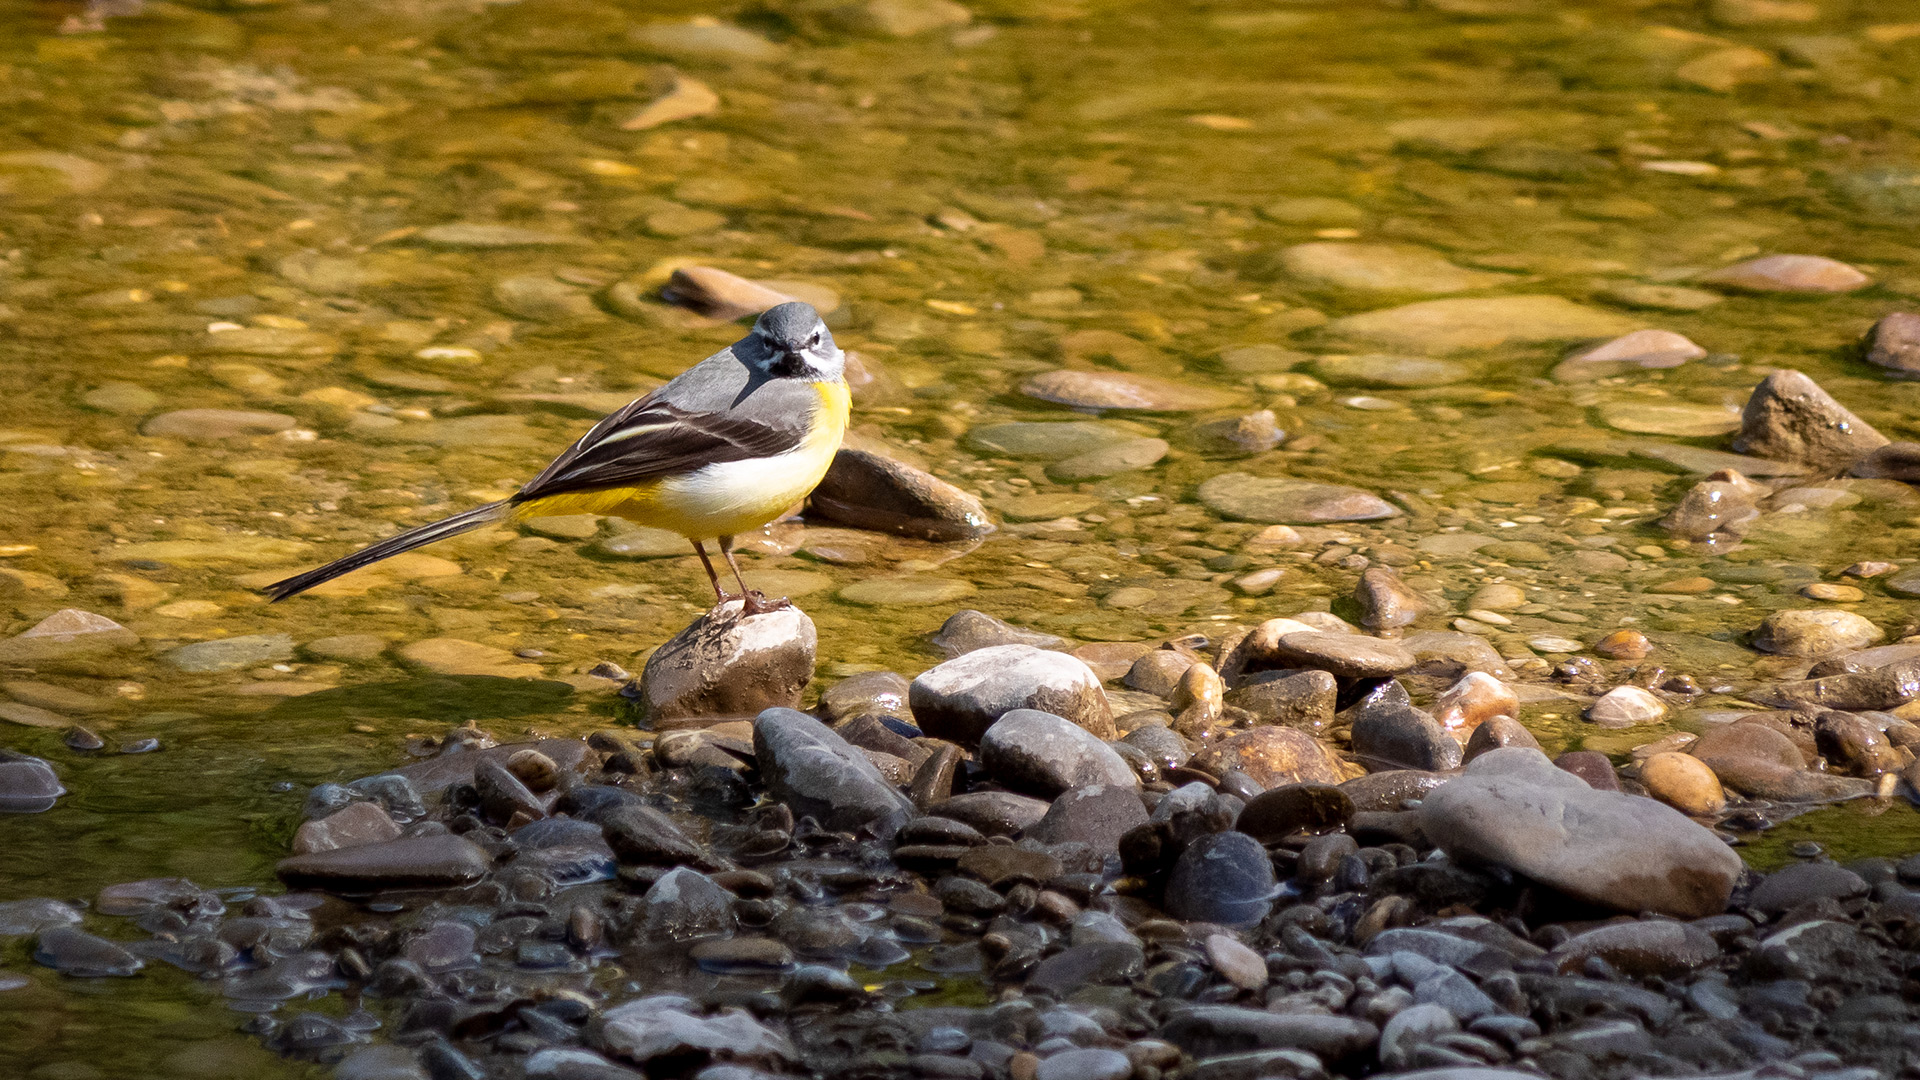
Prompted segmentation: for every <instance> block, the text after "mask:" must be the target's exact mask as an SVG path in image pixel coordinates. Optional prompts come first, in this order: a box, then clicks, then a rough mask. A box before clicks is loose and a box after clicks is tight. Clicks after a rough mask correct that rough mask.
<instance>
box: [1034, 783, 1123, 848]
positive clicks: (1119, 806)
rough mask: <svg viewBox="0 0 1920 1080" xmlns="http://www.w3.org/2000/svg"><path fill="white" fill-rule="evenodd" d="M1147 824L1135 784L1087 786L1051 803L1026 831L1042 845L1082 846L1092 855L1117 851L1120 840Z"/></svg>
mask: <svg viewBox="0 0 1920 1080" xmlns="http://www.w3.org/2000/svg"><path fill="white" fill-rule="evenodd" d="M1146 823H1147V808H1146V807H1145V806H1144V805H1142V804H1141V802H1140V789H1139V784H1138V782H1137V781H1136V782H1131V783H1127V784H1089V785H1087V786H1086V787H1077V788H1074V789H1073V790H1071V791H1068V792H1065V793H1063V794H1062V795H1060V797H1058V798H1056V799H1054V800H1053V805H1052V806H1050V807H1048V808H1047V813H1046V816H1045V817H1042V818H1041V819H1040V820H1039V822H1038V823H1036V824H1035V825H1034V826H1033V827H1032V828H1030V829H1028V830H1027V836H1028V837H1030V838H1032V839H1034V840H1038V841H1040V842H1041V843H1043V844H1085V845H1087V846H1088V847H1090V848H1092V849H1094V850H1095V851H1100V852H1107V851H1118V850H1120V838H1121V837H1122V836H1125V835H1126V834H1127V833H1128V832H1129V831H1131V830H1133V829H1135V828H1137V827H1139V826H1141V825H1145V824H1146Z"/></svg>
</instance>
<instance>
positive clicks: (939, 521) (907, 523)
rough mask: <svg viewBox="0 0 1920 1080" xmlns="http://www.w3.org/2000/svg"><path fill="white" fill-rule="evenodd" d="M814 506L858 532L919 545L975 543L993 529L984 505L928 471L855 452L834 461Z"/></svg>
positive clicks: (815, 495)
mask: <svg viewBox="0 0 1920 1080" xmlns="http://www.w3.org/2000/svg"><path fill="white" fill-rule="evenodd" d="M810 505H811V506H812V507H813V509H814V510H815V511H817V512H818V513H819V514H820V515H821V516H823V517H826V518H830V519H832V520H834V521H838V522H842V523H844V524H847V525H852V526H854V527H855V528H859V529H871V530H875V531H878V532H888V533H893V534H895V535H896V536H908V537H912V538H914V539H916V540H934V541H953V540H971V539H974V538H976V537H980V536H985V535H986V534H988V533H990V532H992V531H993V529H994V525H993V519H992V518H991V517H989V516H988V514H987V509H986V507H984V506H982V505H980V500H979V499H977V498H974V497H973V496H972V495H969V494H967V493H966V492H964V491H961V490H960V489H959V488H957V487H954V486H953V485H952V484H949V483H947V482H946V481H945V480H942V479H940V478H939V477H937V476H934V475H933V474H932V473H929V472H926V471H925V470H923V469H916V468H914V467H913V466H911V465H907V464H904V463H902V462H898V461H894V460H892V459H890V458H885V457H881V456H880V455H879V454H874V453H869V452H868V451H865V450H855V449H853V448H851V447H845V448H842V449H841V451H840V452H839V453H838V454H835V455H834V458H833V464H832V465H831V466H829V467H828V469H827V475H826V477H825V478H824V479H822V480H821V481H820V486H819V487H817V488H815V489H814V490H813V495H812V497H811V503H810Z"/></svg>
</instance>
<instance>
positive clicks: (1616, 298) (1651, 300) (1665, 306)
mask: <svg viewBox="0 0 1920 1080" xmlns="http://www.w3.org/2000/svg"><path fill="white" fill-rule="evenodd" d="M1600 296H1601V298H1602V299H1604V300H1607V301H1610V302H1612V303H1615V304H1621V305H1623V306H1626V307H1631V308H1646V309H1648V310H1652V311H1705V310H1706V309H1707V308H1710V307H1712V306H1713V305H1715V304H1718V303H1721V302H1722V301H1723V300H1725V299H1726V298H1725V297H1723V296H1721V295H1720V294H1718V293H1711V292H1708V291H1706V290H1705V289H1690V288H1687V287H1686V286H1684V285H1643V284H1640V283H1638V282H1626V283H1622V284H1618V285H1609V286H1607V287H1606V288H1605V289H1602V290H1601V291H1600Z"/></svg>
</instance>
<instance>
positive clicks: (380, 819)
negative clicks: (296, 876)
mask: <svg viewBox="0 0 1920 1080" xmlns="http://www.w3.org/2000/svg"><path fill="white" fill-rule="evenodd" d="M399 836H400V826H399V825H398V824H396V823H395V822H394V820H393V817H392V816H391V815H389V814H388V813H387V812H386V810H384V809H382V808H381V806H380V804H378V803H372V802H357V803H350V804H348V805H347V807H346V808H345V809H343V810H338V811H335V812H334V813H332V814H329V815H327V816H326V817H324V818H321V819H319V820H317V821H309V822H305V823H303V824H302V825H301V826H300V828H299V830H298V831H296V832H295V833H294V835H293V853H294V854H295V855H311V854H314V853H315V852H321V851H334V850H337V849H339V848H349V847H359V846H360V845H363V844H377V843H382V842H384V841H387V840H396V839H398V838H399Z"/></svg>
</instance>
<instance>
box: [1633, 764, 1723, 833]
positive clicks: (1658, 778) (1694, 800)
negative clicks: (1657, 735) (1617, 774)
mask: <svg viewBox="0 0 1920 1080" xmlns="http://www.w3.org/2000/svg"><path fill="white" fill-rule="evenodd" d="M1640 783H1641V784H1642V785H1643V786H1644V787H1645V788H1646V789H1647V794H1649V795H1651V796H1653V797H1654V798H1656V799H1659V800H1660V801H1661V802H1663V803H1666V804H1667V805H1668V806H1671V807H1673V808H1674V809H1676V810H1678V811H1680V812H1681V813H1683V814H1687V815H1689V816H1691V817H1712V816H1713V815H1715V814H1718V813H1719V812H1720V811H1721V810H1723V809H1725V808H1726V805H1727V796H1726V792H1725V791H1723V790H1722V789H1721V787H1720V778H1719V777H1717V776H1715V775H1714V774H1713V770H1712V769H1710V768H1708V767H1707V764H1706V763H1705V762H1703V761H1701V760H1700V759H1699V758H1697V757H1694V756H1693V755H1691V754H1681V753H1675V752H1673V751H1664V752H1662V753H1658V754H1654V755H1651V756H1650V757H1648V758H1647V760H1645V761H1643V762H1641V763H1640Z"/></svg>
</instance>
